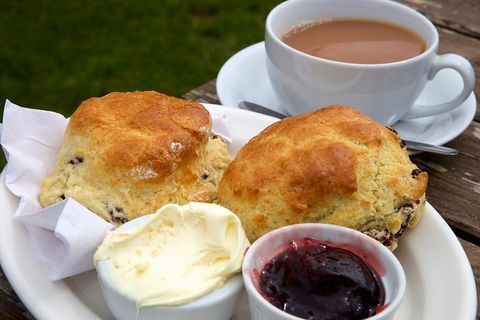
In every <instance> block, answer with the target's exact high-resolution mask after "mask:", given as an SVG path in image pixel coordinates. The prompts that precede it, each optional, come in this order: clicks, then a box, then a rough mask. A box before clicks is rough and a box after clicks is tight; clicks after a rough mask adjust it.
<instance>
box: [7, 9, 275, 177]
mask: <svg viewBox="0 0 480 320" xmlns="http://www.w3.org/2000/svg"><path fill="white" fill-rule="evenodd" d="M279 2H280V1H271V0H267V1H256V0H243V1H242V0H235V1H220V0H205V1H193V0H188V1H181V0H165V1H155V0H146V1H138V2H137V1H131V0H129V1H127V0H119V1H80V0H73V1H59V0H55V1H13V0H10V1H0V99H2V101H1V102H0V103H1V105H2V108H1V114H0V116H2V117H3V101H4V99H10V100H11V101H13V102H15V103H17V104H19V105H21V106H24V107H31V108H41V109H48V110H54V111H57V112H60V113H62V114H64V115H65V116H69V115H70V114H71V113H72V112H73V111H74V110H75V108H76V107H77V106H78V105H79V104H80V103H81V102H82V101H83V100H85V99H87V98H89V97H93V96H102V95H104V94H106V93H108V92H111V91H131V90H157V91H160V92H164V93H167V94H170V95H175V96H180V95H182V94H184V93H186V92H187V91H189V90H191V89H193V88H195V87H197V86H199V85H201V84H202V83H205V82H207V81H208V80H211V79H213V78H215V77H216V75H217V73H218V70H219V69H220V67H221V66H222V64H223V63H224V62H225V61H226V60H227V59H228V57H230V56H231V55H233V54H234V53H235V52H237V51H238V50H240V49H242V48H244V47H246V46H248V45H249V44H253V43H255V42H258V41H261V40H262V39H263V33H264V21H265V18H266V15H267V13H268V11H270V10H271V9H272V8H273V7H274V6H275V5H276V4H277V3H279ZM0 158H1V159H0V168H1V167H3V165H4V159H3V156H2V157H0Z"/></svg>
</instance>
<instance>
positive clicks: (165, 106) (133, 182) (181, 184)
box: [40, 91, 231, 225]
mask: <svg viewBox="0 0 480 320" xmlns="http://www.w3.org/2000/svg"><path fill="white" fill-rule="evenodd" d="M210 130H211V118H210V114H209V112H208V111H207V110H206V109H205V108H204V107H203V106H202V105H201V104H199V103H196V102H193V101H188V100H183V99H178V98H174V97H169V96H166V95H164V94H160V93H157V92H154V91H149V92H126V93H120V92H114V93H110V94H108V95H106V96H104V97H100V98H91V99H88V100H86V101H84V102H83V103H82V104H81V105H80V106H79V107H78V109H77V110H76V111H75V112H74V113H73V115H72V117H71V119H70V122H69V124H68V127H67V129H66V131H65V140H64V144H63V147H62V149H61V150H60V153H59V155H58V158H57V163H56V165H55V168H54V169H53V170H52V171H51V172H50V174H49V175H48V176H47V177H46V179H45V180H44V181H43V183H42V186H41V191H40V203H41V205H42V206H44V207H46V206H49V205H52V204H54V203H56V202H59V201H61V200H62V199H65V198H67V197H71V198H73V199H75V200H76V201H78V202H79V203H81V204H82V205H84V206H85V207H87V208H88V209H90V210H91V211H93V212H94V213H96V214H97V215H99V216H101V217H102V218H104V219H105V220H106V221H108V222H111V223H113V224H115V225H119V224H122V223H124V222H126V221H128V220H131V219H133V218H135V217H138V216H141V215H144V214H148V213H152V212H155V211H156V210H157V209H158V208H160V207H161V206H162V205H164V204H166V203H178V204H184V203H187V202H189V201H200V202H211V201H213V200H215V198H216V192H217V185H218V182H219V180H220V178H221V176H222V173H223V171H224V169H225V168H226V167H227V165H228V164H229V163H230V161H231V158H230V155H229V153H228V149H227V146H226V145H225V143H224V142H223V141H222V139H221V138H219V137H215V136H211V134H210Z"/></svg>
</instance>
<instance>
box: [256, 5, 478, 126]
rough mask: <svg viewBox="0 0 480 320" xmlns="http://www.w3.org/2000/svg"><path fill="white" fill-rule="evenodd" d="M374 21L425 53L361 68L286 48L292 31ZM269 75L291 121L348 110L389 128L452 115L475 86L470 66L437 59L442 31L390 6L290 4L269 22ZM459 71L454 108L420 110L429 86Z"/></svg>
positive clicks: (449, 56)
mask: <svg viewBox="0 0 480 320" xmlns="http://www.w3.org/2000/svg"><path fill="white" fill-rule="evenodd" d="M347 18H348V19H350V18H351V19H360V20H363V19H365V20H376V21H384V22H386V23H390V24H395V25H398V26H401V27H405V28H407V29H410V30H412V31H414V32H415V33H417V34H418V35H419V36H420V37H421V38H423V40H424V41H425V43H426V49H425V51H424V52H422V53H421V54H419V55H417V56H414V57H412V58H410V59H407V60H402V61H397V62H391V63H381V64H357V63H346V62H338V61H333V60H327V59H323V58H319V57H316V56H312V55H309V54H306V53H304V52H302V51H299V50H296V49H294V48H292V47H290V46H288V45H287V44H285V43H284V42H283V41H282V40H281V37H282V36H283V35H284V34H285V33H287V32H288V31H290V30H291V29H292V28H293V27H295V26H299V25H302V24H306V23H311V22H314V21H322V20H332V19H347ZM265 47H266V51H267V70H268V75H269V78H270V81H271V83H272V86H273V89H274V91H275V94H276V95H277V97H278V98H279V100H280V102H281V105H282V107H283V109H284V110H285V111H286V112H287V113H288V114H290V115H296V114H300V113H304V112H309V111H312V110H315V109H318V108H319V107H323V106H327V105H331V104H341V105H349V106H352V107H354V108H356V109H357V110H359V111H360V112H362V113H364V114H366V115H368V116H369V117H371V118H373V119H374V120H376V121H379V122H381V123H383V124H386V125H391V124H393V123H395V122H397V121H399V120H400V119H405V120H406V119H413V118H421V117H428V116H432V115H437V114H441V113H445V112H448V111H450V110H452V109H454V108H456V107H458V106H459V105H461V103H462V102H463V101H465V100H466V99H467V98H468V96H469V95H470V93H471V92H472V91H473V89H474V86H475V74H474V71H473V68H472V66H471V64H470V63H469V62H468V61H467V60H466V59H465V58H463V57H462V56H459V55H456V54H444V55H437V49H438V32H437V30H436V29H435V27H434V25H433V24H432V23H431V22H430V21H429V20H428V19H427V18H425V17H424V16H423V15H421V14H420V13H418V12H417V11H415V10H413V9H410V8H408V7H407V6H404V5H401V4H398V3H395V2H393V1H386V0H362V1H358V0H290V1H286V2H283V3H281V4H280V5H278V6H277V7H275V8H274V9H273V10H272V11H271V12H270V13H269V15H268V17H267V21H266V32H265ZM444 68H451V69H454V70H456V71H457V72H458V73H459V74H460V76H461V78H462V80H463V89H462V91H461V92H460V93H459V94H458V95H457V96H456V97H454V98H453V99H452V100H451V101H446V102H444V103H440V104H436V105H429V106H425V105H419V104H417V103H416V100H417V98H418V97H419V96H420V94H421V92H422V90H423V88H424V87H425V85H426V83H427V81H430V80H432V79H433V78H434V77H435V74H436V73H437V72H438V71H440V70H442V69H444Z"/></svg>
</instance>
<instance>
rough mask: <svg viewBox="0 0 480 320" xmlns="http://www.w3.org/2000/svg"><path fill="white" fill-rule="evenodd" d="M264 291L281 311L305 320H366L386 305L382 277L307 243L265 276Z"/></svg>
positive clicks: (355, 260) (351, 258) (349, 256)
mask: <svg viewBox="0 0 480 320" xmlns="http://www.w3.org/2000/svg"><path fill="white" fill-rule="evenodd" d="M259 286H260V290H261V292H262V293H263V295H264V296H265V297H266V298H267V300H268V301H269V302H270V303H271V304H273V305H274V306H276V307H277V308H279V309H281V310H283V311H285V312H288V313H290V314H292V315H295V316H297V317H300V318H304V319H311V320H314V319H315V320H334V319H335V320H343V319H345V320H346V319H348V320H352V319H365V318H368V317H370V316H373V315H375V310H376V309H377V308H379V307H381V306H382V305H383V303H384V300H385V294H384V289H383V285H382V284H381V281H380V276H379V275H378V274H377V273H376V272H375V271H374V270H372V269H371V268H370V267H369V266H368V265H367V264H366V263H365V262H364V261H363V260H362V259H361V258H360V257H358V256H357V255H355V254H354V253H352V252H350V251H348V250H345V249H341V248H335V247H332V246H329V245H326V244H324V243H322V242H320V241H317V240H314V239H310V238H304V239H301V240H300V241H292V242H291V244H290V246H289V247H288V249H287V250H285V251H284V252H282V253H281V254H279V255H277V256H276V257H275V258H273V259H272V260H271V261H270V262H269V263H268V264H267V265H266V266H265V267H264V269H263V270H262V272H261V275H260V282H259Z"/></svg>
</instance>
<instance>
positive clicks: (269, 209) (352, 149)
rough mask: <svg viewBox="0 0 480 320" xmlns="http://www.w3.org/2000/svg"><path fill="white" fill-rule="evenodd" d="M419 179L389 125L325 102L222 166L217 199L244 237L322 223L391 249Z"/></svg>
mask: <svg viewBox="0 0 480 320" xmlns="http://www.w3.org/2000/svg"><path fill="white" fill-rule="evenodd" d="M427 180H428V175H427V173H426V172H422V171H421V170H419V169H418V168H417V166H416V165H415V164H413V163H412V162H411V161H410V159H409V157H408V154H407V151H406V148H405V143H404V142H403V141H402V140H401V139H400V137H399V136H398V134H397V133H396V132H395V131H394V130H393V129H390V128H386V127H384V126H382V125H380V124H379V123H376V122H374V121H372V120H371V119H369V118H368V117H366V116H364V115H362V114H361V113H359V112H357V111H355V110H354V109H352V108H348V107H342V106H331V107H327V108H323V109H320V110H317V111H315V112H311V113H307V114H304V115H300V116H296V117H289V118H286V119H284V120H282V121H279V122H277V123H274V124H273V125H271V126H269V127H268V128H266V129H265V130H264V131H263V132H261V133H260V134H259V135H258V136H256V137H254V138H253V139H251V140H250V141H249V142H248V144H246V145H245V146H244V147H243V148H242V149H241V150H240V151H239V153H238V155H237V156H236V158H235V159H234V161H233V162H232V163H231V164H230V165H229V166H228V168H227V169H226V170H225V173H224V175H223V178H222V180H221V181H220V185H219V190H218V201H219V203H220V204H221V205H223V206H225V207H227V208H228V209H230V210H231V211H233V212H235V213H236V214H237V215H238V216H239V217H240V219H241V221H242V225H243V227H244V228H245V230H246V233H247V236H248V237H249V239H250V241H252V242H253V241H254V240H255V239H257V238H258V237H260V236H261V235H263V234H264V233H266V232H268V231H271V230H273V229H276V228H279V227H282V226H285V225H289V224H295V223H308V222H323V223H331V224H336V225H342V226H346V227H349V228H353V229H357V230H360V231H362V232H363V233H365V234H368V235H370V236H372V237H373V238H375V239H377V240H379V241H380V242H382V243H383V244H384V245H386V246H388V247H389V248H390V249H392V250H393V249H395V248H396V246H397V240H398V238H399V237H400V236H401V234H402V233H403V231H404V230H405V229H406V228H412V227H414V226H415V225H416V224H417V222H418V221H419V219H420V218H421V216H422V214H423V209H424V204H425V190H426V186H427Z"/></svg>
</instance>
